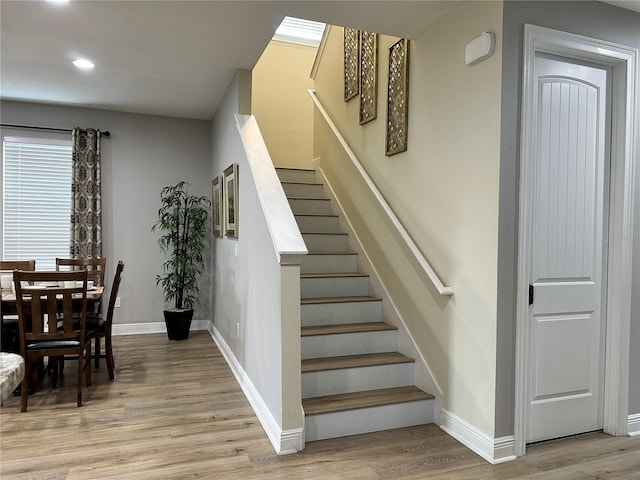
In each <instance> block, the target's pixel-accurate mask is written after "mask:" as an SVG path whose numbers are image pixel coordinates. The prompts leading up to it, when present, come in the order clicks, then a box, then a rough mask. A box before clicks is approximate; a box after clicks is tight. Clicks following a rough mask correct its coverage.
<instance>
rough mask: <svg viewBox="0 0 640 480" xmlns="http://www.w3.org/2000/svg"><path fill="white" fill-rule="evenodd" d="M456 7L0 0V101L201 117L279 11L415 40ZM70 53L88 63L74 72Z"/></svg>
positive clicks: (359, 0) (253, 54) (262, 40)
mask: <svg viewBox="0 0 640 480" xmlns="http://www.w3.org/2000/svg"><path fill="white" fill-rule="evenodd" d="M461 3H463V2H462V1H454V0H442V1H436V0H428V1H398V0H396V1H363V0H355V1H346V0H344V1H313V0H307V1H291V0H286V1H268V0H262V1H244V0H228V1H217V0H208V1H207V0H205V1H186V0H174V1H150V0H147V1H140V0H136V1H114V0H97V1H80V0H75V1H74V0H72V1H71V2H69V3H66V4H54V3H49V2H46V1H44V0H34V1H24V0H1V1H0V97H1V98H2V99H7V100H19V101H29V102H40V103H54V104H64V105H76V106H84V107H92V108H101V109H106V110H117V111H124V112H134V113H146V114H154V115H166V116H174V117H185V118H195V119H206V120H208V119H211V118H212V117H213V114H214V113H215V111H216V108H217V106H218V102H219V101H220V99H221V98H222V95H223V94H224V92H225V90H226V88H227V86H228V85H229V82H230V81H231V78H232V77H233V75H234V73H235V71H236V69H238V68H244V69H252V68H253V66H254V65H255V64H256V62H257V61H258V59H259V58H260V55H261V54H262V52H263V51H264V49H265V47H266V46H267V44H268V42H269V40H270V39H271V37H272V36H273V33H274V32H275V30H276V28H277V27H278V25H279V24H280V22H281V21H282V19H283V18H284V17H285V16H287V15H288V16H292V17H298V18H305V19H308V20H316V21H320V22H325V23H330V24H334V25H343V26H350V27H354V28H360V29H363V30H368V31H375V32H378V33H384V34H388V35H394V36H398V37H407V38H415V37H417V36H419V35H420V34H421V33H423V32H424V31H425V30H426V29H427V28H428V27H429V26H430V25H432V24H433V23H435V22H437V21H438V20H440V19H441V18H442V17H444V16H445V15H447V14H449V13H450V12H452V11H453V10H455V9H456V8H458V7H459V5H460V4H461ZM609 3H614V4H618V5H619V6H625V7H626V8H632V9H634V10H637V11H640V0H611V1H610V2H609ZM620 4H622V5H620ZM77 57H86V58H89V59H91V60H92V61H94V62H95V64H96V67H95V68H94V69H93V70H91V71H89V72H82V71H79V70H77V69H75V67H73V66H72V64H71V60H73V59H75V58H77Z"/></svg>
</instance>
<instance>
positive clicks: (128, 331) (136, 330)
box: [112, 320, 211, 335]
mask: <svg viewBox="0 0 640 480" xmlns="http://www.w3.org/2000/svg"><path fill="white" fill-rule="evenodd" d="M209 325H211V320H193V321H192V322H191V331H192V332H195V331H197V330H209ZM166 331H167V327H165V325H164V322H149V323H114V324H113V330H112V334H113V335H140V334H145V333H166Z"/></svg>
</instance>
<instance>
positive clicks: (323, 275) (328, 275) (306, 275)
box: [300, 272, 369, 278]
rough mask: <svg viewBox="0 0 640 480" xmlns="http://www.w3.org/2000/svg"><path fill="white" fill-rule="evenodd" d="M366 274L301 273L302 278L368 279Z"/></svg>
mask: <svg viewBox="0 0 640 480" xmlns="http://www.w3.org/2000/svg"><path fill="white" fill-rule="evenodd" d="M368 276H369V275H367V274H366V273H360V272H346V273H301V274H300V278H347V277H349V278H351V277H368Z"/></svg>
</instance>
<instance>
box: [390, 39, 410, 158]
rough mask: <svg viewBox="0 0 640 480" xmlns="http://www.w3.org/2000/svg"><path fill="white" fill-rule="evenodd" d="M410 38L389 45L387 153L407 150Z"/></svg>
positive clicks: (393, 153)
mask: <svg viewBox="0 0 640 480" xmlns="http://www.w3.org/2000/svg"><path fill="white" fill-rule="evenodd" d="M408 107H409V40H407V39H406V38H402V39H400V40H398V41H397V42H396V43H394V44H393V45H391V47H389V81H388V85H387V138H386V142H385V143H386V151H385V155H387V156H390V155H395V154H396V153H400V152H404V151H405V150H407V130H408V128H409V113H408Z"/></svg>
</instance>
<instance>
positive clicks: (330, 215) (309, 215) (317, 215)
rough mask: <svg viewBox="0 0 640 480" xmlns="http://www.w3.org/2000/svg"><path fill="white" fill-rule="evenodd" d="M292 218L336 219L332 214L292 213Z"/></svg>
mask: <svg viewBox="0 0 640 480" xmlns="http://www.w3.org/2000/svg"><path fill="white" fill-rule="evenodd" d="M293 216H294V217H337V216H338V215H336V214H334V213H294V214H293Z"/></svg>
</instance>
